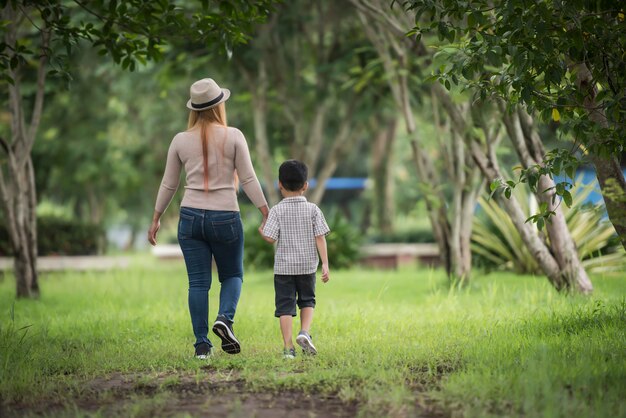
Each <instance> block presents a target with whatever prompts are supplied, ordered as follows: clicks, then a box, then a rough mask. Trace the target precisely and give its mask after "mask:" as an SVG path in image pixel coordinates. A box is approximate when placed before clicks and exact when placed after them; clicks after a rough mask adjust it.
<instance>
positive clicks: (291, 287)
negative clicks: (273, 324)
mask: <svg viewBox="0 0 626 418" xmlns="http://www.w3.org/2000/svg"><path fill="white" fill-rule="evenodd" d="M274 295H275V299H274V302H275V304H276V311H275V312H274V316H276V317H277V318H279V321H280V332H281V334H282V336H283V343H284V348H286V349H290V348H293V329H292V328H293V325H292V322H293V317H294V316H296V282H295V278H294V276H290V275H282V274H275V275H274Z"/></svg>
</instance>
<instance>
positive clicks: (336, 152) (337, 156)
mask: <svg viewBox="0 0 626 418" xmlns="http://www.w3.org/2000/svg"><path fill="white" fill-rule="evenodd" d="M355 105H356V101H355V100H353V101H351V102H350V104H349V105H348V109H347V111H346V115H345V116H344V117H343V118H342V122H341V126H340V127H339V132H338V133H337V137H336V138H335V140H334V141H333V145H332V147H331V149H330V151H329V152H328V155H327V156H326V158H325V159H324V165H323V166H322V168H321V169H320V170H319V171H318V173H317V175H316V176H315V177H316V179H317V184H316V186H315V188H314V189H313V190H312V192H311V193H310V195H309V199H310V200H311V202H313V203H315V204H320V202H321V201H322V198H323V197H324V193H325V192H326V183H327V182H328V179H329V178H330V177H331V176H332V175H333V173H334V172H335V170H337V164H338V163H339V161H340V160H341V159H342V158H343V157H344V156H345V155H346V153H347V151H348V150H349V148H350V146H351V145H352V144H353V143H354V141H355V140H356V138H357V132H354V131H353V128H354V126H353V120H352V114H353V112H354V106H355Z"/></svg>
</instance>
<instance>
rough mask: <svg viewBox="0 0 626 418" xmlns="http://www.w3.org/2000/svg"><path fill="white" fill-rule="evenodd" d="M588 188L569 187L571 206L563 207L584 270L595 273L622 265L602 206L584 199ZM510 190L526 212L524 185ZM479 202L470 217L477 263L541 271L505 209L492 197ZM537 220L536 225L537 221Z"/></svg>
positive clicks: (622, 256)
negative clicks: (570, 188)
mask: <svg viewBox="0 0 626 418" xmlns="http://www.w3.org/2000/svg"><path fill="white" fill-rule="evenodd" d="M577 183H580V181H577ZM592 189H593V184H590V185H587V186H577V187H575V188H574V189H572V190H571V194H572V196H573V201H572V204H571V207H569V208H564V214H565V220H566V222H567V226H568V229H569V230H570V233H571V234H572V238H573V239H574V242H575V243H576V247H577V249H578V253H579V256H580V258H581V260H582V264H583V266H584V267H585V269H586V270H587V271H589V272H595V273H598V272H603V271H620V270H623V269H624V268H626V257H625V254H624V250H623V249H622V248H621V247H620V246H619V245H616V242H615V239H614V238H615V230H614V229H613V226H612V225H611V223H610V222H609V221H608V220H607V219H606V217H605V212H604V210H603V208H602V206H600V205H595V206H593V205H590V204H587V203H584V201H585V199H586V198H587V196H589V194H590V193H591V191H592ZM513 193H515V195H516V197H517V198H518V201H519V202H520V204H522V205H523V210H524V211H525V213H526V214H530V212H531V208H530V205H529V193H528V189H527V188H524V187H518V188H516V189H515V191H514V192H513ZM479 204H480V208H481V211H482V213H481V214H480V215H479V216H476V217H475V218H474V227H473V235H472V241H473V242H472V252H473V254H474V255H475V257H476V258H477V259H478V260H477V262H478V264H482V265H483V266H485V267H488V268H498V269H506V270H512V271H515V272H516V273H520V274H527V273H533V274H541V269H540V268H539V266H538V264H537V262H536V261H535V257H534V256H533V255H532V254H531V253H530V252H529V251H528V249H527V248H526V246H525V245H524V244H523V242H522V239H521V237H520V234H519V232H518V230H517V228H516V227H515V225H513V222H512V221H511V219H510V218H509V217H508V216H507V215H506V212H504V210H503V209H501V208H500V207H499V206H498V204H497V203H496V202H495V200H493V199H490V200H486V199H484V198H481V199H479ZM541 222H550V220H549V219H546V220H542V221H541ZM537 223H538V226H540V225H539V221H538V222H537ZM538 233H539V232H538Z"/></svg>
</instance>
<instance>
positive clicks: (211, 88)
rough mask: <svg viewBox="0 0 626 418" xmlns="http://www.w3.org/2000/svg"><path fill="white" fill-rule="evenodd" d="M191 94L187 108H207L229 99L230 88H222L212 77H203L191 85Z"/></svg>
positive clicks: (198, 109)
mask: <svg viewBox="0 0 626 418" xmlns="http://www.w3.org/2000/svg"><path fill="white" fill-rule="evenodd" d="M189 96H190V97H191V99H189V101H188V102H187V108H189V109H191V110H197V111H200V110H207V109H210V108H212V107H214V106H217V105H218V104H220V103H222V102H225V101H226V100H228V98H229V97H230V90H228V89H223V88H220V86H218V85H217V83H216V82H215V81H213V79H212V78H203V79H202V80H198V81H196V82H195V83H193V84H192V85H191V87H190V88H189Z"/></svg>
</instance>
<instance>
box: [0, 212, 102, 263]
mask: <svg viewBox="0 0 626 418" xmlns="http://www.w3.org/2000/svg"><path fill="white" fill-rule="evenodd" d="M37 238H38V242H37V247H38V252H39V255H92V254H98V253H99V252H101V248H102V243H104V242H105V231H104V228H103V227H102V226H101V225H95V224H91V223H87V222H83V221H80V220H75V219H72V220H68V219H63V218H58V217H51V216H41V217H38V218H37ZM11 255H12V250H11V242H10V239H9V233H8V231H7V229H6V226H5V223H4V222H2V224H0V256H3V257H7V256H11Z"/></svg>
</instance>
